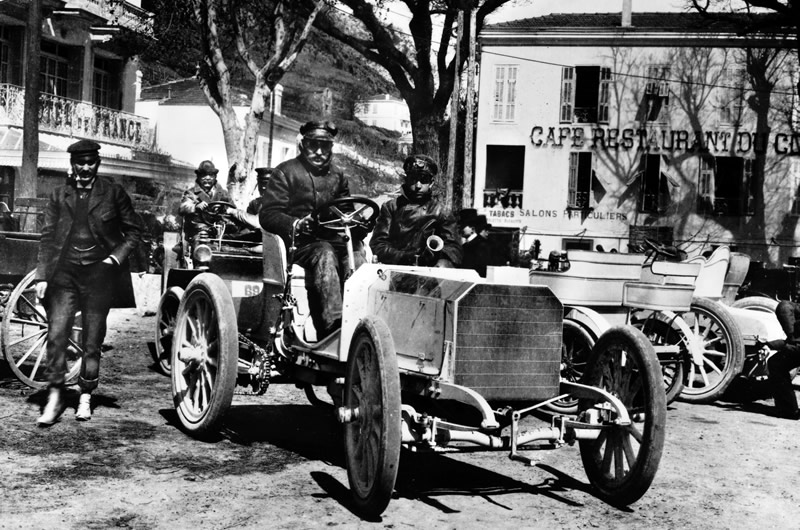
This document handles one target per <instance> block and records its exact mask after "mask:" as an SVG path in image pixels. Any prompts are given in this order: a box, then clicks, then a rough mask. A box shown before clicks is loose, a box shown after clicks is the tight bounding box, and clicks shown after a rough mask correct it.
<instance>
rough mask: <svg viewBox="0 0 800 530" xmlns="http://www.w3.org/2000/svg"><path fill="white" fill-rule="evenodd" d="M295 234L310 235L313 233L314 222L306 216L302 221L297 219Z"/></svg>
mask: <svg viewBox="0 0 800 530" xmlns="http://www.w3.org/2000/svg"><path fill="white" fill-rule="evenodd" d="M295 230H296V233H297V234H300V235H304V236H308V235H311V234H312V233H313V232H314V220H313V219H311V216H310V215H306V216H305V217H303V218H302V219H298V221H297V227H296V228H295Z"/></svg>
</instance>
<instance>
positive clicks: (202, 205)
mask: <svg viewBox="0 0 800 530" xmlns="http://www.w3.org/2000/svg"><path fill="white" fill-rule="evenodd" d="M206 208H208V203H207V202H206V201H200V202H198V203H197V204H195V205H194V209H195V210H197V211H198V212H202V211H203V210H205V209H206Z"/></svg>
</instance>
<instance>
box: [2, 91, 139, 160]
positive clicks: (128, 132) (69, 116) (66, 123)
mask: <svg viewBox="0 0 800 530" xmlns="http://www.w3.org/2000/svg"><path fill="white" fill-rule="evenodd" d="M24 108H25V95H24V91H23V89H22V87H19V86H16V85H7V84H0V125H9V126H12V127H22V116H23V112H24ZM39 129H40V130H41V131H43V132H52V133H56V134H63V135H66V136H77V137H80V138H91V139H92V140H98V141H102V142H107V143H111V144H118V145H122V146H125V147H131V148H136V149H139V150H142V151H150V150H151V149H150V146H152V134H153V132H152V129H151V128H150V122H149V121H148V120H147V118H143V117H141V116H136V115H135V114H129V113H127V112H122V111H119V110H114V109H109V108H107V107H99V106H97V105H92V104H91V103H86V102H85V101H77V100H74V99H69V98H62V97H58V96H53V95H50V94H39Z"/></svg>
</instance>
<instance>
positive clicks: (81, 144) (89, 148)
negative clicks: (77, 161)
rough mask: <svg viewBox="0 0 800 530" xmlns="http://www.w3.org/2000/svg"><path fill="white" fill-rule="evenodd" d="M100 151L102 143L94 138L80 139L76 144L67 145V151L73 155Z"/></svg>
mask: <svg viewBox="0 0 800 530" xmlns="http://www.w3.org/2000/svg"><path fill="white" fill-rule="evenodd" d="M99 151H100V144H98V143H97V142H93V141H92V140H79V141H77V142H75V143H74V144H72V145H70V146H69V147H67V153H69V154H70V155H72V156H77V155H82V154H85V153H98V152H99Z"/></svg>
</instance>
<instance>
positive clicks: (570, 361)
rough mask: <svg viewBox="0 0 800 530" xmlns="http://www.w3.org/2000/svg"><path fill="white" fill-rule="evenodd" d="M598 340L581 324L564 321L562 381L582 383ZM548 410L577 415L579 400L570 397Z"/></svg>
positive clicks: (548, 406) (552, 405)
mask: <svg viewBox="0 0 800 530" xmlns="http://www.w3.org/2000/svg"><path fill="white" fill-rule="evenodd" d="M596 340H597V338H596V337H595V336H594V334H592V333H591V332H590V331H589V330H587V329H586V328H585V327H584V326H582V325H581V324H580V323H579V322H577V321H575V320H572V319H569V318H565V319H564V334H563V339H562V344H561V378H562V379H564V380H566V381H570V382H573V383H578V382H580V379H581V377H583V372H584V371H585V370H586V363H587V362H588V361H589V357H590V356H591V353H592V347H593V346H594V343H595V342H596ZM547 408H548V409H550V410H552V411H553V412H557V413H559V414H575V413H577V412H578V398H576V397H573V396H571V395H570V396H567V397H565V398H563V399H559V400H558V401H553V402H552V403H549V404H548V405H547Z"/></svg>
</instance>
